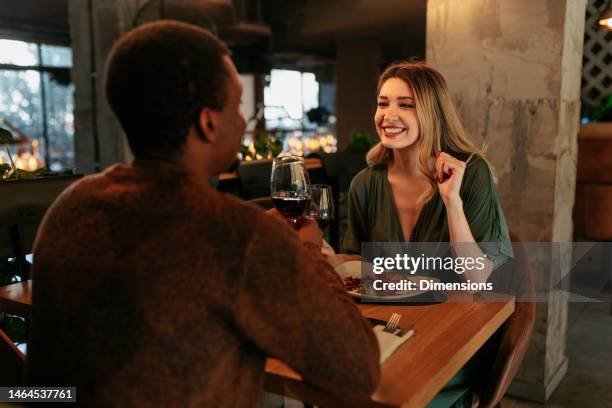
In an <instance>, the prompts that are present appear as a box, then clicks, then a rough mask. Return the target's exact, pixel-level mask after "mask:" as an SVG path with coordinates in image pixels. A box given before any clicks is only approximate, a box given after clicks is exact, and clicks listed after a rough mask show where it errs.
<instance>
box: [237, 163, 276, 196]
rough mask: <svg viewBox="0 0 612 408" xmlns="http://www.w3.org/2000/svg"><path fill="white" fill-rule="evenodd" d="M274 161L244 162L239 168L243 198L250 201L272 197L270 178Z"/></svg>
mask: <svg viewBox="0 0 612 408" xmlns="http://www.w3.org/2000/svg"><path fill="white" fill-rule="evenodd" d="M271 175H272V160H250V161H243V162H241V163H240V166H238V176H239V177H240V185H241V189H242V198H243V199H245V200H250V199H252V198H255V197H263V196H269V195H270V176H271Z"/></svg>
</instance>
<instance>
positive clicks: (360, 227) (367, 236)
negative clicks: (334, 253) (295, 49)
mask: <svg viewBox="0 0 612 408" xmlns="http://www.w3.org/2000/svg"><path fill="white" fill-rule="evenodd" d="M454 156H455V157H457V158H458V159H460V160H465V159H467V156H466V155H462V154H455V155H454ZM459 194H460V196H461V199H462V200H463V210H464V212H465V216H466V218H467V221H468V223H469V225H470V231H471V232H472V235H473V236H474V239H475V240H476V242H477V243H478V244H479V245H480V246H481V249H482V250H483V252H485V253H486V254H487V257H488V258H489V259H490V260H491V261H492V262H493V266H494V268H497V267H498V266H499V265H501V264H503V263H504V262H506V261H507V260H508V259H510V258H512V257H513V252H512V244H511V242H510V236H509V234H508V226H507V225H506V220H505V218H504V213H503V211H502V207H501V205H500V203H499V199H498V198H497V192H496V191H495V184H494V182H493V177H492V175H491V171H490V170H489V166H488V165H487V163H486V162H485V161H484V160H483V159H482V158H480V157H475V158H473V159H472V160H471V161H470V162H469V163H468V164H467V166H466V169H465V174H464V176H463V182H462V184H461V189H460V192H459ZM405 241H406V239H405V237H404V234H403V232H402V226H401V224H400V221H399V217H398V215H397V211H396V208H395V203H394V201H393V193H392V191H391V185H390V184H389V181H388V179H387V164H386V163H382V164H378V165H375V166H370V167H368V168H366V169H364V170H362V171H361V172H359V173H358V174H357V175H356V176H355V177H354V178H353V181H352V182H351V186H350V188H349V193H348V230H347V233H346V235H345V237H344V242H343V251H342V252H344V253H349V254H359V253H361V243H362V242H405ZM410 241H412V242H449V241H450V235H449V232H448V223H447V219H446V207H445V206H444V202H443V201H442V197H441V196H440V193H439V192H438V191H437V190H436V192H435V194H434V196H433V197H432V198H431V199H430V200H429V201H428V202H427V203H425V205H424V206H423V208H422V209H421V213H420V214H419V216H418V218H417V222H416V225H415V226H414V229H413V231H412V237H410Z"/></svg>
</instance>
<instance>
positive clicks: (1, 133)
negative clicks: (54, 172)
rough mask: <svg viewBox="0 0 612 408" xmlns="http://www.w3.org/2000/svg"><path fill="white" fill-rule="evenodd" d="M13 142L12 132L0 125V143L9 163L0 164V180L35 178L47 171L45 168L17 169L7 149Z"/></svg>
mask: <svg viewBox="0 0 612 408" xmlns="http://www.w3.org/2000/svg"><path fill="white" fill-rule="evenodd" d="M12 142H13V134H12V133H11V132H10V131H9V130H7V129H4V128H3V127H0V145H3V146H4V148H5V150H6V153H7V154H8V158H9V162H10V163H3V164H0V180H6V179H32V178H36V176H38V175H39V174H41V173H44V172H46V171H48V170H47V169H46V168H41V169H38V170H34V171H28V170H23V169H18V168H17V166H16V165H15V162H14V161H13V156H11V151H10V150H9V147H8V146H9V144H11V143H12Z"/></svg>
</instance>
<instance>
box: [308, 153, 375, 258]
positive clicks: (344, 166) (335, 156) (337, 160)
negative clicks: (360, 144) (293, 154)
mask: <svg viewBox="0 0 612 408" xmlns="http://www.w3.org/2000/svg"><path fill="white" fill-rule="evenodd" d="M308 157H318V158H319V159H320V160H321V164H322V165H323V170H324V171H325V175H326V178H327V180H329V182H328V183H329V184H330V185H331V187H332V191H333V193H334V203H335V209H334V212H335V214H334V219H333V221H332V223H331V225H330V228H329V234H330V237H329V238H330V245H331V246H332V247H333V248H334V249H335V250H336V251H339V250H340V194H341V193H346V192H347V191H348V189H349V186H350V185H351V181H352V180H353V177H354V176H355V175H356V174H357V173H359V172H360V171H361V170H362V169H364V168H366V167H367V165H368V164H367V163H366V152H337V153H332V154H329V153H322V152H316V153H311V154H309V155H308Z"/></svg>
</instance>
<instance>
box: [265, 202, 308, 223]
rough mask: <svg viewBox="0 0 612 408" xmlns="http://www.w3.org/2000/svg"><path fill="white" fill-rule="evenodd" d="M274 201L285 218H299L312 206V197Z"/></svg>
mask: <svg viewBox="0 0 612 408" xmlns="http://www.w3.org/2000/svg"><path fill="white" fill-rule="evenodd" d="M272 201H273V202H274V207H276V209H277V210H278V212H280V213H281V214H282V215H283V216H284V217H285V218H297V217H299V216H301V215H302V214H304V211H306V209H307V208H308V207H309V206H310V197H272Z"/></svg>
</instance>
